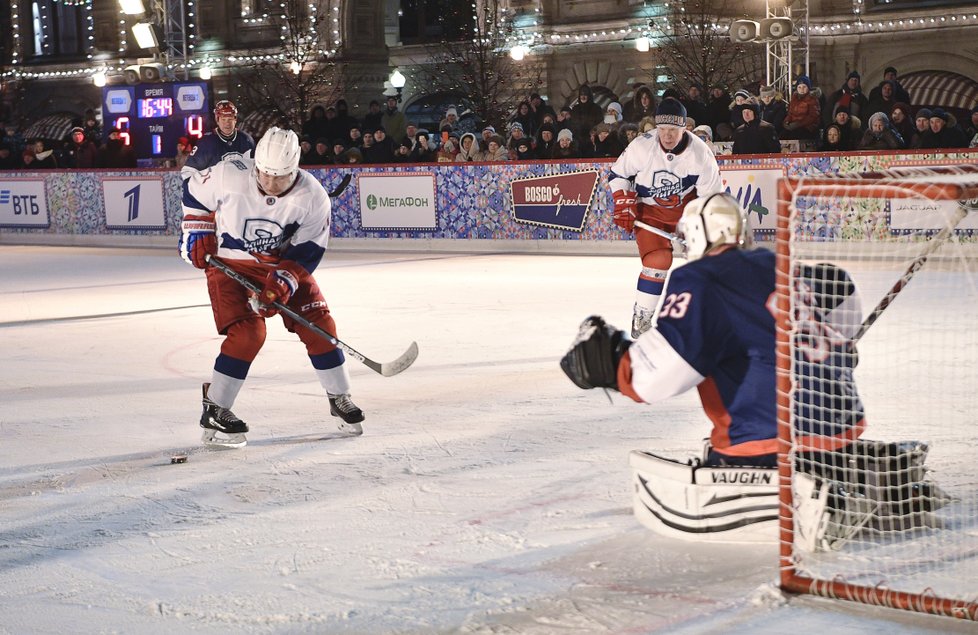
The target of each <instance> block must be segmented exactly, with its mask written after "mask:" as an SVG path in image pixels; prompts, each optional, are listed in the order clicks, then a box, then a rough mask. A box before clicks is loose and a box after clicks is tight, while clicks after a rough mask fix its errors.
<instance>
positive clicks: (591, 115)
mask: <svg viewBox="0 0 978 635" xmlns="http://www.w3.org/2000/svg"><path fill="white" fill-rule="evenodd" d="M603 119H604V113H603V112H602V111H601V106H599V105H597V104H596V103H594V92H593V91H592V90H591V87H590V86H588V85H587V84H584V85H583V86H581V87H580V88H578V89H577V103H576V104H575V105H574V107H573V108H571V121H573V122H574V125H575V126H576V128H574V129H573V132H574V137H575V138H577V139H586V138H587V137H588V136H589V135H590V134H591V128H593V127H595V126H596V125H598V124H599V123H601V121H602V120H603Z"/></svg>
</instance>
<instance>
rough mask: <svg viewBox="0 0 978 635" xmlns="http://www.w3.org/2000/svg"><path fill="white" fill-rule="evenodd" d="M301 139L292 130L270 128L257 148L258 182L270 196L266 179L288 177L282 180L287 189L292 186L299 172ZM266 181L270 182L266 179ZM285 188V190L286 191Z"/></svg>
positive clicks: (270, 192)
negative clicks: (265, 181)
mask: <svg viewBox="0 0 978 635" xmlns="http://www.w3.org/2000/svg"><path fill="white" fill-rule="evenodd" d="M300 152H301V150H300V148H299V137H297V136H296V134H295V133H294V132H292V131H291V130H283V129H281V128H269V129H268V132H266V133H265V134H264V136H262V138H261V139H260V140H259V141H258V145H257V146H255V167H256V168H257V169H258V181H259V183H260V184H261V185H262V188H263V189H264V190H265V191H266V192H268V193H269V194H277V193H278V192H272V191H269V188H268V187H266V186H265V183H263V182H262V181H263V176H264V177H288V179H282V181H283V183H284V184H285V188H287V187H288V186H290V185H292V182H293V181H295V177H296V174H297V172H298V170H299V154H300ZM265 180H268V179H267V178H265ZM276 180H277V179H276ZM285 188H283V189H285Z"/></svg>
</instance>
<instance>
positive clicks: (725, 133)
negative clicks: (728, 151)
mask: <svg viewBox="0 0 978 635" xmlns="http://www.w3.org/2000/svg"><path fill="white" fill-rule="evenodd" d="M732 100H733V97H731V96H730V93H729V92H727V89H726V88H724V87H723V86H714V87H713V88H711V89H710V98H709V100H708V101H707V102H706V121H702V122H699V123H702V124H706V125H707V126H709V127H710V128H712V130H713V138H714V139H717V140H718V141H729V140H730V139H731V138H732V137H733V128H731V127H730V102H731V101H732Z"/></svg>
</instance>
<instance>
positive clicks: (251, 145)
mask: <svg viewBox="0 0 978 635" xmlns="http://www.w3.org/2000/svg"><path fill="white" fill-rule="evenodd" d="M254 156H255V140H254V139H252V138H251V135H249V134H248V133H247V132H241V131H240V130H236V131H235V132H234V136H233V137H231V138H230V139H225V138H224V137H222V136H221V135H219V134H218V133H217V131H216V130H215V131H214V132H208V133H207V134H205V135H204V136H203V137H201V138H200V141H199V142H197V145H195V146H194V149H193V151H191V153H190V156H189V157H187V163H186V164H185V165H184V166H183V167H182V168H181V169H180V178H182V179H184V180H187V179H189V178H190V177H191V175H193V174H194V172H200V171H202V170H206V169H207V168H209V167H211V166H212V165H217V164H218V163H219V162H221V161H223V160H224V159H234V158H254Z"/></svg>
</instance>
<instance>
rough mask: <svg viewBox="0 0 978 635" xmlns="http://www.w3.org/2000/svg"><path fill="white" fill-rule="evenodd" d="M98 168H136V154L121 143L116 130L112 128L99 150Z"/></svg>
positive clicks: (121, 140)
mask: <svg viewBox="0 0 978 635" xmlns="http://www.w3.org/2000/svg"><path fill="white" fill-rule="evenodd" d="M98 166H99V167H100V168H134V167H136V153H135V152H133V150H132V148H131V147H129V146H127V145H126V143H125V141H123V139H122V138H121V136H120V134H119V129H118V128H113V129H112V130H111V131H110V132H109V138H108V139H107V140H106V141H105V145H104V146H102V147H101V148H100V149H99V153H98Z"/></svg>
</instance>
